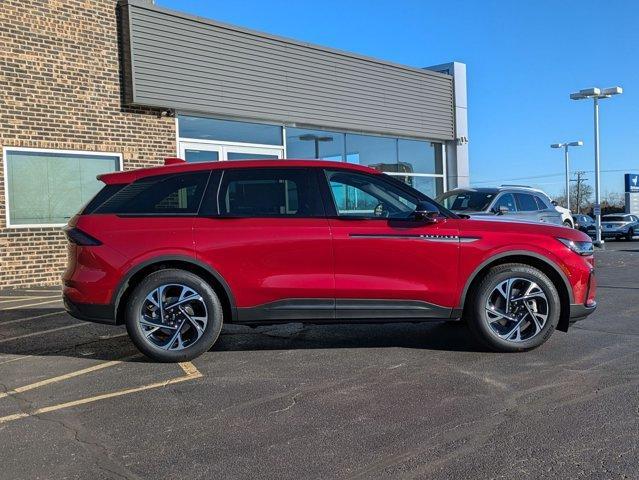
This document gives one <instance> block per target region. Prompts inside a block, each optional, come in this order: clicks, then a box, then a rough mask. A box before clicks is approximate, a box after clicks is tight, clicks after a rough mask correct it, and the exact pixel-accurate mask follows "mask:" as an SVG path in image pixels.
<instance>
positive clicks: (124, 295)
mask: <svg viewBox="0 0 639 480" xmlns="http://www.w3.org/2000/svg"><path fill="white" fill-rule="evenodd" d="M168 163H171V164H170V165H167V166H163V167H154V168H148V169H141V170H132V171H126V172H118V173H111V174H104V175H101V176H100V177H99V178H100V179H101V180H102V181H103V182H104V183H105V187H104V188H103V189H102V190H101V191H100V192H99V193H98V194H97V195H96V196H95V198H94V199H93V200H92V201H91V202H89V203H88V204H87V206H86V207H85V208H84V209H83V211H82V212H80V213H79V214H78V215H76V216H74V217H73V218H72V219H71V220H70V222H69V224H68V226H67V227H66V233H67V236H68V238H69V264H68V267H67V270H66V272H65V274H64V277H63V284H64V288H63V293H64V302H65V306H66V308H67V310H68V311H69V312H70V313H71V314H72V315H73V316H76V317H77V318H81V319H84V320H89V321H96V322H102V323H110V324H114V325H115V324H123V323H124V324H126V326H127V329H128V331H129V334H130V336H131V338H132V339H133V341H134V343H135V344H136V346H138V348H140V350H142V351H143V352H144V353H145V354H147V355H148V356H150V357H152V358H155V359H157V360H161V361H184V360H185V359H188V358H193V357H194V356H197V355H199V354H201V353H203V352H204V351H206V350H207V349H208V348H210V346H211V345H212V344H213V342H214V341H215V339H216V338H217V334H219V330H220V329H221V325H222V322H225V323H241V324H246V325H261V324H265V323H267V324H268V323H280V322H290V321H305V322H312V323H340V322H355V323H370V322H397V321H410V322H415V321H433V320H437V321H440V320H460V319H467V321H468V322H469V325H471V328H472V329H474V330H473V331H475V333H476V335H477V336H478V338H479V339H480V340H482V341H483V342H484V343H486V344H487V345H489V346H490V347H491V348H494V349H496V350H502V351H519V350H525V349H528V348H533V347H535V346H537V345H539V344H541V343H543V341H545V339H547V338H548V336H549V335H550V333H551V332H552V330H554V329H555V328H558V329H561V330H564V331H566V330H567V329H568V325H569V323H570V322H572V321H574V320H577V319H580V318H583V317H585V316H587V315H588V314H589V313H591V312H592V311H593V310H594V309H595V306H596V302H595V290H596V282H595V277H594V258H593V255H592V242H591V240H590V239H589V238H588V237H587V236H586V235H584V234H583V233H581V232H578V231H576V230H572V229H571V230H569V229H566V228H563V227H558V226H554V225H550V224H546V225H544V224H533V223H530V222H512V221H500V219H499V218H495V217H484V218H475V219H468V218H462V217H459V216H457V215H455V214H454V213H452V212H450V211H448V210H447V209H445V208H443V207H441V206H440V205H438V204H436V203H435V202H433V201H432V200H431V199H429V198H428V197H426V196H425V195H423V194H422V193H420V192H419V191H417V190H414V189H413V188H411V187H409V186H408V185H405V184H404V183H402V182H400V181H398V180H396V179H394V178H392V177H390V176H387V175H385V174H383V173H380V172H378V171H376V170H373V169H371V168H368V167H363V166H359V165H351V164H347V163H337V162H328V161H309V160H260V161H228V162H210V163H190V164H187V163H184V162H176V161H174V160H171V161H170V162H168ZM491 282H498V283H494V285H493V283H491ZM509 282H510V283H509ZM482 292H483V293H482ZM526 292H528V293H526ZM482 295H484V296H483V297H482ZM482 302H483V303H482ZM500 312H502V313H500ZM508 312H511V313H508ZM544 312H545V313H544ZM500 315H501V316H500ZM522 315H523V316H524V318H525V320H522V319H521V318H520V317H521V316H522ZM544 315H545V317H544ZM526 316H527V317H526ZM476 318H477V319H476ZM544 318H545V320H544ZM517 319H519V320H517ZM542 320H543V321H542ZM517 322H519V323H517ZM522 322H525V323H522ZM178 326H179V329H178V330H177V331H176V329H177V328H178ZM511 328H512V329H513V330H512V331H511V330H509V329H511ZM183 329H184V330H183ZM517 329H519V330H517ZM216 332H217V333H216ZM526 332H528V333H526ZM549 332H550V333H549ZM189 333H190V337H189V338H190V339H187V338H186V337H187V336H188V335H187V334H189ZM172 335H177V337H175V338H174V337H173V336H172ZM493 337H494V338H493ZM201 339H202V340H201ZM170 342H173V343H170ZM198 342H199V343H198ZM167 345H168V346H167ZM198 345H199V346H198Z"/></svg>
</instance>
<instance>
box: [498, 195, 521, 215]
mask: <svg viewBox="0 0 639 480" xmlns="http://www.w3.org/2000/svg"><path fill="white" fill-rule="evenodd" d="M500 207H506V208H507V209H508V211H509V212H516V211H517V207H516V206H515V199H514V197H513V195H512V193H504V194H503V195H502V196H500V197H499V198H498V199H497V201H496V202H495V206H494V207H493V210H495V211H497V212H498V211H499V208H500Z"/></svg>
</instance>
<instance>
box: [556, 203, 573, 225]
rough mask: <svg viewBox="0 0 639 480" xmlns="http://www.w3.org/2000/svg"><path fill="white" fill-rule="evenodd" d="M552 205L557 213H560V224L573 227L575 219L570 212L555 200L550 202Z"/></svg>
mask: <svg viewBox="0 0 639 480" xmlns="http://www.w3.org/2000/svg"><path fill="white" fill-rule="evenodd" d="M552 205H553V206H554V207H555V210H557V211H558V212H559V214H560V215H561V223H562V225H563V226H564V227H569V228H575V220H574V218H573V215H572V212H571V211H570V210H568V209H567V208H566V207H562V206H561V205H557V202H552Z"/></svg>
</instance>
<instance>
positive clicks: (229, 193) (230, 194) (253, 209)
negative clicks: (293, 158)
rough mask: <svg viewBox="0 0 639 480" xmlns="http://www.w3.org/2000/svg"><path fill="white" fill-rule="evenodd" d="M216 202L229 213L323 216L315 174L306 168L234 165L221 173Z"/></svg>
mask: <svg viewBox="0 0 639 480" xmlns="http://www.w3.org/2000/svg"><path fill="white" fill-rule="evenodd" d="M217 204H218V209H219V213H220V215H228V216H233V217H315V216H323V215H324V212H323V208H322V205H321V198H320V195H319V190H318V188H317V180H316V177H315V174H314V172H313V171H311V170H307V169H237V170H226V171H225V172H224V175H223V176H222V184H221V185H220V189H219V194H218V196H217Z"/></svg>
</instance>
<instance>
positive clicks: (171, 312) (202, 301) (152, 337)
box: [126, 269, 223, 362]
mask: <svg viewBox="0 0 639 480" xmlns="http://www.w3.org/2000/svg"><path fill="white" fill-rule="evenodd" d="M222 316H223V314H222V305H221V304H220V299H219V298H218V296H217V294H216V293H215V291H214V290H213V288H212V287H211V286H210V285H209V284H208V283H207V282H205V281H204V280H203V279H202V278H200V277H198V276H197V275H195V274H193V273H191V272H187V271H184V270H177V269H167V270H160V271H157V272H154V273H151V274H150V275H149V276H148V277H146V278H145V279H144V280H142V282H140V284H139V285H138V286H137V287H135V290H134V291H133V293H132V295H131V297H130V298H129V301H128V304H127V306H126V328H127V331H128V333H129V336H130V337H131V340H132V341H133V343H134V344H135V346H136V347H138V349H139V350H140V351H141V352H142V353H144V354H145V355H146V356H148V357H150V358H152V359H153V360H157V361H160V362H184V361H188V360H192V359H194V358H195V357H198V356H199V355H201V354H202V353H204V352H206V351H207V350H209V349H210V348H211V347H212V346H213V344H214V343H215V341H216V340H217V338H218V336H219V334H220V331H221V330H222V320H223V318H222Z"/></svg>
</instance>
